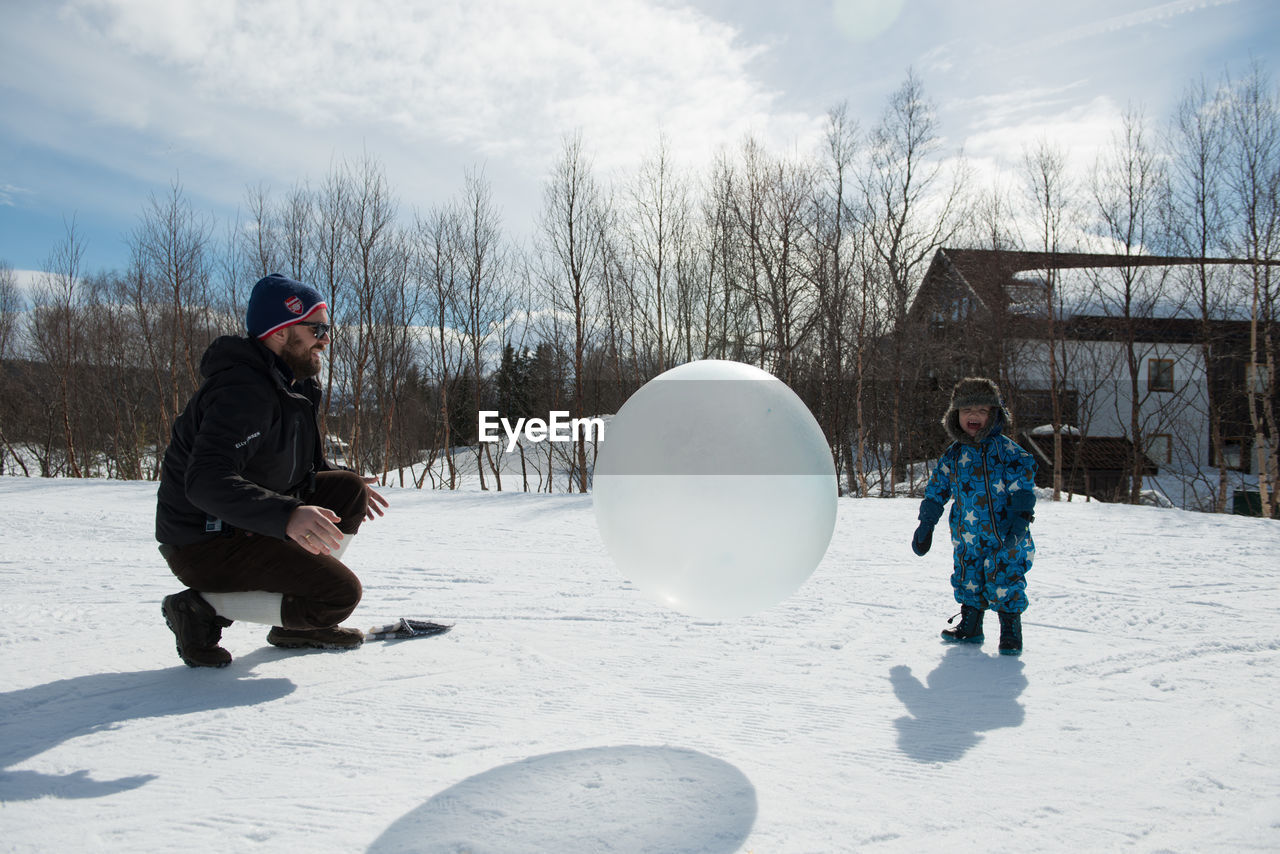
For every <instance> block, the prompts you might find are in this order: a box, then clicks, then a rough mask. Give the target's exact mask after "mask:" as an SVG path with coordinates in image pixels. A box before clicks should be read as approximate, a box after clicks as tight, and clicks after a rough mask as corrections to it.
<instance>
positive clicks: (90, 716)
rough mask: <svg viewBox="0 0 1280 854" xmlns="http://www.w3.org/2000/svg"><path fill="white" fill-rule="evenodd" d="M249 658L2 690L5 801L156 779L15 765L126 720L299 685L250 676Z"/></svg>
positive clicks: (273, 696)
mask: <svg viewBox="0 0 1280 854" xmlns="http://www.w3.org/2000/svg"><path fill="white" fill-rule="evenodd" d="M252 658H253V657H252V656H247V657H245V658H241V659H239V660H238V661H237V662H236V664H235V665H233V666H232V667H230V668H227V669H225V670H214V671H210V670H207V669H203V668H202V669H200V670H198V671H196V670H191V669H189V668H187V667H185V666H182V665H179V666H178V667H170V668H165V669H162V670H142V671H137V672H134V673H95V674H91V675H88V676H77V677H74V678H72V679H59V680H58V681H56V682H48V683H46V684H44V685H36V686H35V687H32V688H23V689H20V690H17V691H9V692H7V693H2V694H0V803H4V802H5V801H25V800H33V799H35V798H40V797H45V796H49V797H55V798H97V797H103V796H105V795H111V794H115V793H116V792H123V791H127V790H129V789H136V788H138V787H139V786H142V785H145V784H146V783H148V782H150V781H151V780H154V779H155V775H154V774H139V775H137V776H133V777H122V778H120V779H118V780H95V779H93V778H92V777H90V776H89V773H90V772H89V770H88V769H86V770H82V771H76V772H73V773H70V774H44V773H41V772H39V771H26V770H20V771H15V770H10V769H12V767H13V766H14V765H16V764H18V763H20V762H24V761H26V760H27V759H30V758H31V757H33V756H38V755H39V754H41V753H44V752H45V751H46V750H51V749H53V748H55V747H57V746H58V745H60V744H63V743H64V742H67V741H70V740H72V739H74V738H79V737H80V736H82V735H89V734H91V733H95V732H101V731H103V730H109V729H112V728H114V727H115V726H116V725H118V724H120V723H122V722H124V721H130V720H136V719H139V718H161V717H169V716H172V715H189V714H193V713H196V712H206V711H210V710H213V709H227V708H232V707H235V706H252V705H256V704H258V703H265V702H268V701H271V700H278V699H280V698H281V697H284V696H286V695H288V694H290V693H292V692H293V690H294V688H295V685H294V684H293V682H291V681H290V680H288V679H256V678H251V673H249V672H248V670H249V667H251V666H252ZM246 665H249V667H246Z"/></svg>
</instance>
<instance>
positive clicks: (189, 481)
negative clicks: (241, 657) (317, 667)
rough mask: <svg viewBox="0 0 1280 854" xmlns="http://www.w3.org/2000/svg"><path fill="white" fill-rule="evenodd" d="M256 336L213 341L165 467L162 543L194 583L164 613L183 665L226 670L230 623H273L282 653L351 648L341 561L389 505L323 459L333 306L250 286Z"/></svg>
mask: <svg viewBox="0 0 1280 854" xmlns="http://www.w3.org/2000/svg"><path fill="white" fill-rule="evenodd" d="M245 326H246V328H247V330H248V333H249V334H248V336H247V337H244V338H241V337H237V336H230V335H229V336H223V337H221V338H218V339H217V340H215V341H214V342H213V343H212V344H211V345H210V346H209V349H208V350H207V351H205V354H204V358H203V359H202V361H201V364H200V372H201V374H202V376H203V377H204V378H205V379H204V383H203V385H201V387H200V389H199V390H198V391H197V392H196V393H195V395H194V396H193V397H192V398H191V400H190V402H189V403H188V404H187V408H186V409H185V410H184V411H183V412H182V414H181V415H179V416H178V419H177V420H176V421H175V422H174V425H173V433H172V436H171V438H170V442H169V447H168V449H167V450H166V451H165V455H164V462H163V466H162V469H161V476H160V489H159V493H158V506H157V509H156V539H157V540H159V542H160V553H161V554H162V555H164V558H165V560H166V561H168V563H169V567H170V569H172V570H173V574H174V575H176V576H177V577H178V580H179V581H181V582H182V583H183V584H185V585H187V587H188V589H187V590H184V591H182V592H181V593H175V594H173V595H171V596H167V597H165V599H164V602H163V604H162V605H161V611H162V613H163V614H164V618H165V622H166V623H168V625H169V628H170V629H171V630H172V631H173V633H174V635H175V637H176V639H177V646H178V655H179V656H180V657H181V658H182V660H183V661H184V662H186V663H187V665H189V666H191V667H225V666H226V665H228V664H230V663H231V654H230V653H228V652H227V651H226V650H225V649H223V648H222V647H221V646H219V645H218V644H219V641H220V640H221V639H222V629H223V628H225V627H227V626H229V625H231V623H232V621H234V620H242V621H245V622H250V623H261V624H264V625H269V626H272V629H271V631H270V632H269V633H268V634H267V641H268V642H269V643H271V644H274V645H276V646H280V647H291V648H297V647H318V648H326V649H351V648H353V647H357V646H359V645H360V644H361V643H362V642H363V641H364V635H363V634H362V633H361V632H360V631H359V630H357V629H349V628H343V627H342V626H339V625H338V624H339V623H340V622H342V621H343V620H344V619H346V618H347V617H348V616H350V614H351V612H352V611H353V610H355V607H356V605H357V603H359V601H360V595H361V586H360V580H359V579H358V578H356V576H355V574H354V573H352V572H351V570H349V569H348V568H347V567H346V566H345V565H343V563H342V562H341V561H340V560H339V557H340V556H341V554H342V552H343V551H344V550H345V548H346V546H347V545H348V544H349V543H350V539H351V536H352V535H353V534H355V533H356V532H357V531H358V530H359V528H360V524H361V522H363V521H364V520H365V519H366V518H369V519H372V518H373V517H374V515H375V514H376V515H378V516H381V515H382V512H383V510H382V508H383V507H385V506H386V505H387V502H386V500H385V499H384V498H383V497H382V496H380V495H379V494H378V493H377V492H375V491H373V489H372V488H371V487H370V485H369V484H371V483H372V482H373V478H362V477H360V476H359V475H358V474H356V473H355V472H351V471H347V470H341V469H335V468H334V467H332V466H330V465H329V464H328V462H326V461H325V459H324V454H323V451H322V448H321V437H320V429H319V422H318V419H317V407H318V405H319V402H320V384H319V383H318V382H317V381H316V379H315V377H316V375H317V374H318V373H319V372H320V367H321V358H322V356H323V354H324V350H325V347H327V346H328V344H329V310H328V306H327V305H326V304H325V302H324V300H323V298H322V297H321V296H320V294H319V293H318V292H317V291H316V290H315V289H314V288H312V287H310V286H308V285H305V284H303V283H301V282H297V281H294V280H292V279H289V278H286V277H284V276H281V275H279V274H278V273H276V274H272V275H270V276H266V277H265V278H263V279H261V280H259V281H258V283H257V284H256V285H254V288H253V292H252V294H251V295H250V297H249V306H248V310H247V312H246V316H245Z"/></svg>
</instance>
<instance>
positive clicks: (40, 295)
mask: <svg viewBox="0 0 1280 854" xmlns="http://www.w3.org/2000/svg"><path fill="white" fill-rule="evenodd" d="M65 228H66V236H65V237H64V238H63V240H62V242H60V243H59V244H58V245H57V246H56V247H55V248H54V249H53V250H52V251H51V252H50V253H49V258H48V260H47V261H46V262H45V271H44V272H43V273H42V274H41V277H40V282H39V284H38V289H39V290H38V292H37V296H36V306H35V313H34V314H33V317H32V322H33V324H34V326H35V328H34V329H33V334H32V341H33V342H34V343H35V347H36V350H37V352H38V353H40V355H41V356H42V357H43V359H44V362H45V363H46V364H47V365H48V366H49V368H50V369H51V370H52V372H53V376H54V379H55V381H56V383H57V398H56V400H52V401H49V402H50V403H52V404H53V405H54V406H53V407H51V409H52V411H56V412H57V413H58V416H57V417H58V419H59V421H60V423H61V427H62V441H63V449H64V452H65V454H66V462H67V466H68V469H69V472H70V474H71V476H72V477H83V476H84V470H83V468H82V467H81V465H80V460H79V459H78V458H77V454H76V437H75V433H74V431H73V430H72V427H71V421H72V413H73V407H74V405H75V404H74V403H73V400H74V399H75V398H76V391H77V389H76V387H75V376H76V368H77V366H78V364H79V363H80V360H81V351H82V349H83V344H84V338H83V332H82V329H81V325H80V320H81V312H80V311H79V303H80V276H81V267H80V265H81V261H82V259H83V258H84V251H85V245H84V242H83V241H82V240H81V239H80V235H79V234H78V233H77V232H76V224H75V219H74V218H73V219H72V220H71V222H69V223H67V224H66V225H65Z"/></svg>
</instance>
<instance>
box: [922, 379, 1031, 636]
mask: <svg viewBox="0 0 1280 854" xmlns="http://www.w3.org/2000/svg"><path fill="white" fill-rule="evenodd" d="M1011 422H1012V419H1011V418H1010V417H1009V411H1008V410H1007V409H1006V408H1005V407H1004V404H1003V403H1002V402H1001V400H1000V389H999V387H998V386H996V384H995V383H994V382H992V381H991V380H989V379H984V378H981V377H966V378H965V379H963V380H961V381H960V382H958V383H956V387H955V388H954V389H952V391H951V406H950V408H948V410H947V414H946V417H944V418H943V419H942V426H943V427H945V428H946V431H947V435H949V436H950V437H951V439H952V440H953V441H952V443H951V445H950V446H948V447H947V449H946V450H945V451H944V452H943V453H942V457H941V458H940V459H939V460H938V465H937V467H936V468H934V470H933V475H932V476H931V477H930V478H929V485H928V487H927V488H926V489H925V493H924V495H925V498H924V501H922V502H920V517H919V518H920V526H919V527H918V528H916V532H915V535H914V536H913V537H912V538H911V549H912V551H914V552H915V553H916V554H918V555H924V554H925V553H926V552H927V551H929V546H930V544H931V543H932V542H933V527H934V525H936V524H937V523H938V519H940V518H941V517H942V508H943V506H944V505H945V504H946V503H947V500H948V499H950V498H955V503H953V504H952V505H951V516H950V522H951V542H952V545H953V546H954V547H955V569H954V571H953V572H952V574H951V586H952V588H953V589H954V590H955V597H956V601H957V602H959V603H960V615H959V616H960V625H959V626H958V627H957V628H954V629H944V630H943V632H942V638H943V640H945V641H947V642H948V643H981V642H982V617H983V615H984V614H985V613H986V609H987V608H994V609H995V610H996V613H998V614H999V615H1000V653H1001V655H1020V654H1021V653H1022V620H1021V614H1022V612H1023V611H1025V610H1026V608H1027V593H1026V587H1027V581H1026V572H1027V570H1029V569H1030V568H1031V559H1032V558H1033V557H1034V556H1035V545H1034V544H1033V543H1032V541H1031V533H1030V524H1031V520H1032V519H1033V518H1034V516H1033V514H1032V510H1033V509H1034V507H1035V503H1036V494H1035V476H1036V464H1035V460H1034V459H1032V457H1031V455H1030V454H1028V453H1027V452H1026V451H1024V450H1023V449H1022V448H1020V447H1019V446H1018V445H1017V443H1016V442H1014V441H1013V440H1012V439H1010V438H1009V437H1008V436H1006V435H1004V431H1005V429H1006V428H1008V427H1009V426H1010V424H1011ZM951 619H952V621H954V620H955V617H952V618H951Z"/></svg>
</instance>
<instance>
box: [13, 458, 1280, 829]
mask: <svg viewBox="0 0 1280 854" xmlns="http://www.w3.org/2000/svg"><path fill="white" fill-rule="evenodd" d="M154 494H155V485H154V484H149V483H121V482H109V481H74V480H56V481H55V480H39V479H25V478H13V477H9V478H0V518H2V519H3V520H4V524H3V525H2V526H0V602H3V620H0V681H2V682H3V685H2V686H0V755H3V758H4V764H3V769H2V770H0V801H2V803H0V830H2V832H0V849H3V850H12V851H24V852H25V851H97V850H106V851H128V852H151V851H155V852H161V851H165V852H167V851H178V850H190V851H209V850H220V851H229V852H239V851H271V852H284V851H302V850H308V851H320V852H353V851H369V852H379V854H381V852H393V851H427V852H463V851H466V852H637V851H654V852H676V851H689V852H733V851H749V852H757V853H758V854H760V853H762V852H844V851H854V850H871V851H912V852H914V851H925V850H930V851H937V850H960V851H966V850H969V851H971V850H1006V851H1059V850H1061V851H1066V850H1070V851H1081V850H1084V851H1096V850H1103V851H1112V850H1137V851H1162V850H1169V851H1195V852H1203V851H1240V850H1276V849H1280V560H1277V558H1280V524H1278V523H1276V522H1272V521H1266V520H1258V519H1245V518H1237V517H1224V516H1208V515H1200V514H1195V513H1187V512H1182V511H1178V510H1165V509H1156V508H1148V507H1125V506H1116V505H1105V504H1098V503H1087V504H1086V503H1079V502H1075V503H1070V504H1067V503H1061V504H1056V505H1054V504H1050V503H1048V502H1042V503H1041V505H1040V506H1039V507H1038V508H1037V520H1036V523H1035V526H1034V529H1033V530H1034V534H1035V537H1036V541H1037V562H1036V565H1035V569H1034V570H1033V573H1032V575H1031V576H1030V578H1029V582H1030V587H1029V592H1030V595H1031V599H1032V609H1031V610H1030V611H1029V612H1028V613H1027V615H1026V618H1025V635H1026V652H1025V654H1024V655H1023V657H1022V658H1020V659H1018V658H1008V657H1000V656H998V655H996V653H995V633H996V625H995V620H994V619H993V618H989V619H988V626H987V631H988V640H987V642H986V644H985V645H983V646H982V647H978V648H975V647H959V648H957V647H947V646H944V645H943V644H942V643H941V642H940V640H939V638H938V631H939V630H940V629H941V628H943V626H944V621H945V619H946V618H947V617H949V616H950V615H951V614H952V613H954V611H955V610H957V609H956V607H955V606H954V605H953V603H952V601H951V596H950V590H949V588H948V586H947V575H948V572H949V563H950V556H949V550H948V549H947V548H946V546H945V538H943V543H942V544H940V545H939V546H937V547H935V549H934V551H933V552H932V553H930V554H929V555H928V556H927V557H926V558H923V559H920V558H916V557H915V556H914V555H913V554H912V553H911V551H910V549H909V547H908V545H907V543H908V542H909V538H910V534H911V531H912V529H913V527H914V524H915V522H914V518H915V512H916V506H917V504H916V502H915V501H911V500H906V499H899V500H874V499H870V500H855V499H842V500H841V501H840V507H839V521H838V524H837V529H836V534H835V538H834V540H833V542H832V545H831V548H830V550H829V552H828V553H827V556H826V559H825V560H824V561H823V563H822V564H821V565H820V566H819V568H818V570H817V571H816V572H815V573H814V575H813V577H812V578H811V579H810V580H809V582H808V583H806V584H805V586H804V587H802V588H801V590H800V591H799V592H798V593H797V594H796V595H795V596H793V597H792V598H791V599H789V600H787V601H785V602H783V603H782V604H780V605H778V606H776V607H774V608H772V609H770V610H768V611H765V612H763V613H761V614H759V615H757V616H754V617H751V618H747V619H742V620H736V621H730V622H723V623H710V622H705V621H697V620H692V619H688V618H685V617H683V616H680V615H678V614H675V613H673V612H669V611H665V610H663V609H661V608H659V607H658V606H656V605H653V604H651V603H649V602H648V601H647V600H645V599H643V598H641V597H640V596H639V595H638V594H637V593H636V592H635V591H634V590H632V589H631V588H630V587H629V585H628V584H627V583H626V582H625V581H623V580H622V579H621V578H620V577H618V575H617V573H616V572H615V570H614V568H613V567H612V565H611V564H610V562H609V560H608V558H607V556H606V555H605V553H604V550H603V548H602V546H601V543H600V541H599V538H598V535H597V533H596V528H595V523H594V518H593V515H592V511H591V500H590V498H589V497H586V496H580V495H575V496H565V495H526V494H518V493H504V494H493V493H489V494H481V493H478V492H464V493H443V492H432V491H416V490H409V489H386V490H384V494H386V495H387V496H388V497H389V498H390V499H391V501H392V504H393V506H392V512H391V513H389V515H388V516H387V517H386V518H384V519H381V520H377V521H376V522H373V523H370V524H369V525H368V526H367V527H366V528H365V531H364V532H363V533H362V534H361V535H360V537H359V539H358V540H357V541H356V543H355V544H354V545H353V546H352V549H351V551H350V552H349V553H348V555H347V559H348V562H349V563H350V565H351V566H352V567H353V568H354V569H355V570H356V571H357V572H358V573H359V574H360V575H361V577H362V579H363V580H364V582H365V587H366V590H365V598H364V601H363V602H362V604H361V605H360V608H359V609H358V610H357V612H356V614H355V615H354V617H353V619H352V620H351V624H353V625H357V626H360V627H362V628H367V627H368V626H371V625H375V624H379V623H383V622H388V621H391V620H393V619H394V618H396V617H399V616H402V615H404V616H419V617H427V618H434V619H443V620H446V621H456V623H457V626H456V628H455V629H454V630H453V632H451V633H450V634H447V635H444V636H441V637H438V638H432V639H426V640H410V641H400V642H381V643H374V642H371V643H369V644H366V646H365V647H364V648H362V649H360V650H357V651H354V652H348V653H336V652H319V651H316V652H304V653H289V652H285V651H283V650H277V649H275V648H273V647H270V646H268V645H267V644H266V643H265V634H266V633H265V630H264V629H263V628H261V627H255V626H249V625H245V624H237V625H235V626H233V627H231V628H230V629H228V630H227V631H226V633H225V636H224V643H225V646H226V647H227V648H228V649H229V650H230V651H231V653H232V654H233V655H234V656H235V657H236V660H235V661H234V662H233V663H232V665H231V666H230V667H229V668H227V669H225V670H191V669H188V668H186V667H184V666H183V665H182V664H181V662H179V660H178V659H177V657H176V655H175V654H174V651H173V640H172V636H171V634H170V633H169V631H168V629H167V628H166V627H165V625H164V622H163V620H162V619H161V617H160V613H159V602H160V599H161V598H162V597H163V596H164V595H166V594H167V593H170V592H173V591H175V590H177V589H178V586H177V585H176V583H175V582H174V580H173V578H172V577H171V576H170V575H169V572H168V570H167V568H166V567H165V565H164V563H163V561H162V560H161V558H160V556H159V555H158V554H157V552H156V550H155V545H154V543H153V541H152V536H151V530H152V514H153V505H154Z"/></svg>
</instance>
